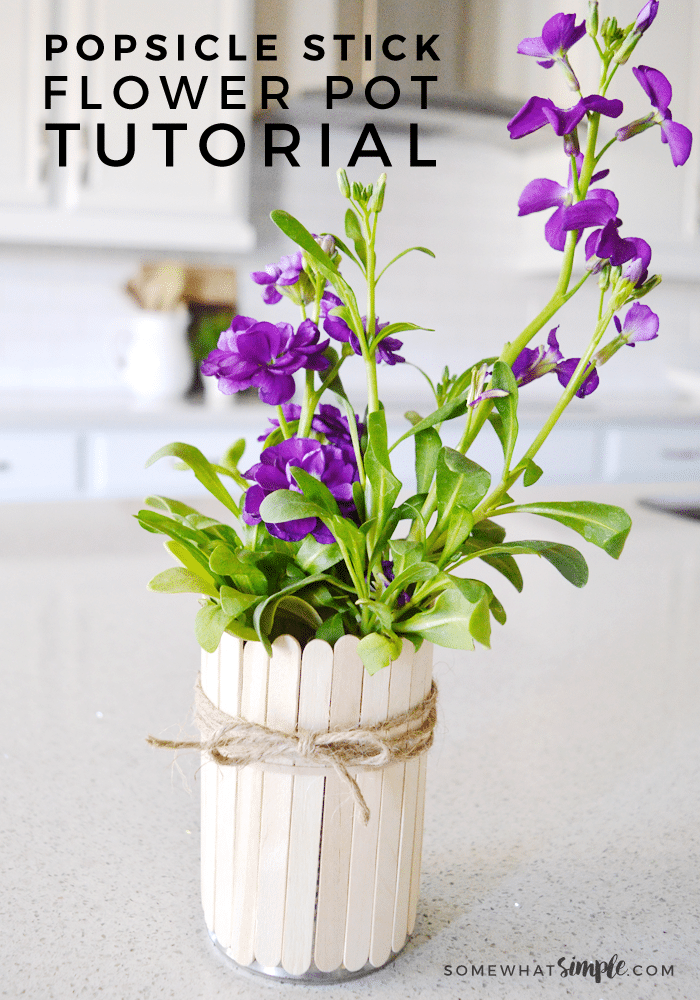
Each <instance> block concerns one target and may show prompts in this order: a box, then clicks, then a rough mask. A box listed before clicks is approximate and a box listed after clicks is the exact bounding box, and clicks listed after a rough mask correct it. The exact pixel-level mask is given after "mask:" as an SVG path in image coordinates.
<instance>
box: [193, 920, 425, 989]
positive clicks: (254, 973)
mask: <svg viewBox="0 0 700 1000" xmlns="http://www.w3.org/2000/svg"><path fill="white" fill-rule="evenodd" d="M209 937H210V938H211V940H212V942H213V943H214V945H215V946H216V949H217V951H219V952H220V954H221V955H223V957H224V958H225V959H226V962H227V964H229V965H231V966H232V967H233V968H234V969H235V971H236V972H237V973H239V974H240V975H241V976H246V977H248V978H252V979H273V980H275V981H276V982H278V983H305V984H307V985H308V984H313V985H315V986H323V985H324V984H325V983H329V984H331V983H346V982H348V981H349V980H351V979H362V978H363V976H369V975H370V974H371V973H372V972H379V970H380V969H385V968H386V967H387V965H391V963H392V962H393V961H394V959H395V958H396V957H397V956H398V955H400V954H401V952H402V951H403V950H404V948H405V947H406V945H407V944H408V941H409V940H410V939H409V938H407V939H406V942H405V944H404V945H403V947H402V948H401V949H400V950H399V951H393V952H392V953H391V955H390V957H389V958H388V959H387V960H386V962H384V963H383V965H372V963H371V962H367V964H366V965H363V967H362V968H361V969H355V970H354V971H350V970H349V969H346V968H345V967H344V966H340V968H338V969H334V970H333V971H332V972H322V971H321V970H320V969H317V968H316V966H315V965H314V964H313V962H312V963H311V966H310V967H309V968H308V969H307V970H306V972H302V973H301V974H300V975H298V976H297V975H293V974H292V973H290V972H287V970H286V969H284V968H282V966H281V965H277V966H274V967H272V966H264V965H260V963H259V962H252V963H251V965H239V964H238V962H236V961H235V960H234V959H233V958H231V956H230V955H229V953H228V951H227V950H226V948H224V947H223V945H222V944H221V943H220V942H219V941H218V939H217V937H216V934H214V933H213V932H212V931H209Z"/></svg>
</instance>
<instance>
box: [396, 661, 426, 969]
mask: <svg viewBox="0 0 700 1000" xmlns="http://www.w3.org/2000/svg"><path fill="white" fill-rule="evenodd" d="M432 668H433V647H432V644H431V643H428V642H426V643H423V645H422V646H421V648H420V650H419V651H418V653H416V655H415V658H414V661H413V671H412V674H411V705H417V704H418V703H419V702H420V701H422V700H423V698H425V696H426V695H427V693H428V691H429V690H430V683H431V679H432V673H433V669H432ZM424 759H425V758H420V759H414V760H409V761H407V762H406V775H405V778H404V794H403V805H402V808H401V841H400V846H399V863H398V878H397V885H396V904H395V908H394V930H393V939H392V950H393V951H395V952H397V951H400V950H401V948H403V946H404V943H405V941H406V936H407V934H408V911H409V901H410V895H411V877H412V873H413V854H414V841H415V831H416V809H417V801H418V786H419V778H420V766H421V760H424ZM421 823H422V817H421ZM418 865H419V866H420V854H419V856H418Z"/></svg>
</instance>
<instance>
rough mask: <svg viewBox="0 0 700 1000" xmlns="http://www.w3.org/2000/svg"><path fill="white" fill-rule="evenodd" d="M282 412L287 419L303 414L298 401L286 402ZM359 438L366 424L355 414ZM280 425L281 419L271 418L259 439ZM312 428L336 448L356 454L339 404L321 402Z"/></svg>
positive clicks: (294, 418) (264, 438) (266, 436)
mask: <svg viewBox="0 0 700 1000" xmlns="http://www.w3.org/2000/svg"><path fill="white" fill-rule="evenodd" d="M282 413H283V414H284V419H285V420H286V421H288V422H289V421H292V420H298V419H299V417H300V416H301V406H299V404H298V403H285V405H284V406H283V407H282ZM355 423H356V426H357V437H358V440H359V439H361V438H362V435H363V434H364V433H365V425H364V424H363V423H361V422H360V418H359V417H358V416H357V414H355ZM276 427H279V420H274V419H271V420H270V427H269V428H268V429H267V430H266V431H265V433H264V434H261V435H260V437H259V438H258V441H266V440H267V438H268V437H269V435H270V433H271V432H272V431H273V430H274V429H275V428H276ZM311 430H313V431H316V433H318V434H323V436H324V437H325V438H326V441H327V442H328V444H332V445H335V446H336V448H341V449H347V448H349V449H350V451H352V452H353V454H354V449H353V444H352V437H351V436H350V425H349V424H348V418H347V417H345V416H343V414H342V413H341V412H340V410H339V409H338V407H337V406H331V405H330V403H321V405H320V407H319V412H318V413H316V414H314V416H313V419H312V420H311Z"/></svg>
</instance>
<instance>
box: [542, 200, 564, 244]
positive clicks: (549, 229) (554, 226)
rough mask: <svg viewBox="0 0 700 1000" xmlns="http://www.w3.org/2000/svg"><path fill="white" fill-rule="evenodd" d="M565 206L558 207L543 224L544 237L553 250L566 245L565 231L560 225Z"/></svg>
mask: <svg viewBox="0 0 700 1000" xmlns="http://www.w3.org/2000/svg"><path fill="white" fill-rule="evenodd" d="M565 212H566V209H565V208H558V209H557V210H556V212H554V213H553V214H552V215H550V217H549V218H548V219H547V221H546V222H545V224H544V238H545V239H546V241H547V243H549V245H550V247H551V248H552V249H553V250H563V249H564V247H565V246H566V232H565V230H564V227H563V226H562V222H563V220H564V218H565V215H564V213H565Z"/></svg>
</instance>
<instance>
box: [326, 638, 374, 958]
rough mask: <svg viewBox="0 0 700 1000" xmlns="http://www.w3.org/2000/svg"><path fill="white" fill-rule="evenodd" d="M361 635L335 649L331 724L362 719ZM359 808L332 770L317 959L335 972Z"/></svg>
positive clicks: (340, 725) (339, 726)
mask: <svg viewBox="0 0 700 1000" xmlns="http://www.w3.org/2000/svg"><path fill="white" fill-rule="evenodd" d="M359 641H360V640H359V639H358V638H356V636H352V635H345V636H343V637H342V638H341V639H339V640H338V642H336V644H335V647H334V649H333V679H332V683H331V714H330V728H331V729H345V728H348V729H351V728H354V727H355V726H357V724H358V723H359V721H360V704H361V700H362V677H363V674H364V666H363V664H362V661H361V660H360V658H359V656H358V655H357V645H358V643H359ZM353 809H354V803H353V800H352V797H351V795H350V793H349V791H348V788H347V785H346V784H345V783H344V782H342V781H341V780H340V778H339V777H338V776H337V775H336V774H335V772H333V771H329V772H328V774H327V775H326V787H325V792H324V805H323V834H322V837H321V862H320V870H319V879H318V900H317V904H316V940H315V946H314V962H315V964H316V967H317V968H318V969H320V970H321V972H332V971H333V970H334V969H337V968H339V966H340V965H341V964H342V961H343V951H344V947H345V917H346V909H347V898H348V878H349V873H350V846H351V843H352V823H353Z"/></svg>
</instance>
